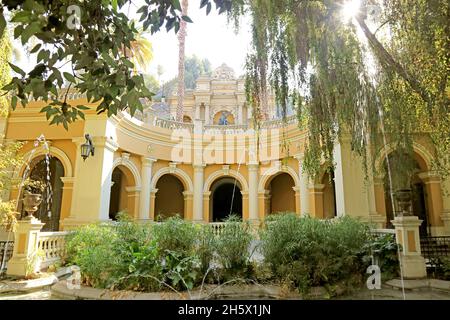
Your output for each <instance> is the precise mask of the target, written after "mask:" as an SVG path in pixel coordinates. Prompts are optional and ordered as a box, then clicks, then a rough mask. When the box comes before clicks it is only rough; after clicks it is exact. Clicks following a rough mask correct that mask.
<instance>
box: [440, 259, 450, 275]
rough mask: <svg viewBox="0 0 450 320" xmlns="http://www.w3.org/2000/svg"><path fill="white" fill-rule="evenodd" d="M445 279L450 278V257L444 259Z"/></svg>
mask: <svg viewBox="0 0 450 320" xmlns="http://www.w3.org/2000/svg"><path fill="white" fill-rule="evenodd" d="M442 271H443V280H450V258H449V257H446V258H444V259H442Z"/></svg>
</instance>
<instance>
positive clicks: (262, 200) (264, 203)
mask: <svg viewBox="0 0 450 320" xmlns="http://www.w3.org/2000/svg"><path fill="white" fill-rule="evenodd" d="M270 197H271V195H270V191H269V190H262V191H261V190H260V191H259V192H258V200H259V219H260V220H261V221H262V220H264V219H265V218H267V216H268V215H269V214H270Z"/></svg>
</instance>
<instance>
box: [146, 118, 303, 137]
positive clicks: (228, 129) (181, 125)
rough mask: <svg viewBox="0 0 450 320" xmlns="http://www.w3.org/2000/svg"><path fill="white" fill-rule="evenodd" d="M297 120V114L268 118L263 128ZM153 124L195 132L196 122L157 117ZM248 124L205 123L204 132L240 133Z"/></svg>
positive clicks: (279, 125) (245, 130)
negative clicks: (283, 117)
mask: <svg viewBox="0 0 450 320" xmlns="http://www.w3.org/2000/svg"><path fill="white" fill-rule="evenodd" d="M296 122H297V117H296V116H295V115H293V116H289V117H287V118H286V119H285V120H283V119H275V120H268V121H265V122H262V123H261V126H260V128H261V129H276V128H280V127H283V126H286V125H291V124H294V123H296ZM151 124H152V125H154V126H156V127H160V128H165V129H170V130H175V129H186V130H188V131H189V132H194V124H193V123H187V122H178V121H174V120H167V119H162V118H157V117H155V118H154V120H153V121H152V123H151ZM249 129H250V128H249V126H248V125H247V124H236V125H209V124H208V125H204V126H203V133H205V134H211V135H213V134H240V133H245V132H247V131H248V130H249Z"/></svg>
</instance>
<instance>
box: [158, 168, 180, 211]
mask: <svg viewBox="0 0 450 320" xmlns="http://www.w3.org/2000/svg"><path fill="white" fill-rule="evenodd" d="M156 190H157V192H156V197H155V219H156V218H158V219H162V220H164V219H167V218H169V217H173V216H176V215H179V216H180V217H182V218H184V211H185V204H184V203H185V200H184V185H183V183H182V182H181V181H180V179H178V177H176V176H175V175H172V174H164V175H163V176H161V177H160V178H159V179H158V181H157V182H156Z"/></svg>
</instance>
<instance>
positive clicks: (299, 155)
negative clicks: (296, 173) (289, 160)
mask: <svg viewBox="0 0 450 320" xmlns="http://www.w3.org/2000/svg"><path fill="white" fill-rule="evenodd" d="M304 158H305V154H304V153H298V154H295V155H294V159H297V160H298V162H302V161H303V159H304Z"/></svg>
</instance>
